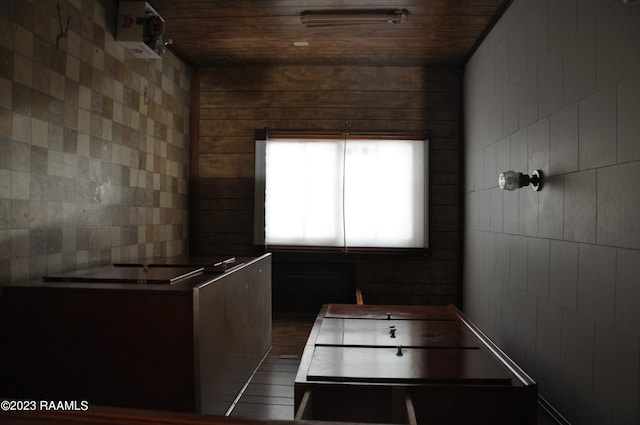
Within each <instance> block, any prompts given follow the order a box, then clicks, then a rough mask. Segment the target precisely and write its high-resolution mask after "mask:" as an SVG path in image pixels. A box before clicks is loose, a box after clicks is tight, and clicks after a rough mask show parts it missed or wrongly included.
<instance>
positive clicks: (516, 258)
mask: <svg viewBox="0 0 640 425" xmlns="http://www.w3.org/2000/svg"><path fill="white" fill-rule="evenodd" d="M510 258H511V272H510V274H509V282H510V283H511V284H512V285H513V286H516V287H518V288H521V289H527V258H528V257H527V238H525V237H524V236H516V235H512V236H511V248H510Z"/></svg>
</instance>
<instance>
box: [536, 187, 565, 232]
mask: <svg viewBox="0 0 640 425" xmlns="http://www.w3.org/2000/svg"><path fill="white" fill-rule="evenodd" d="M538 211H539V213H538V236H540V237H543V238H551V239H562V235H563V226H564V223H563V220H562V216H563V214H564V179H563V177H562V176H552V177H545V178H544V184H543V188H542V190H541V191H540V192H538Z"/></svg>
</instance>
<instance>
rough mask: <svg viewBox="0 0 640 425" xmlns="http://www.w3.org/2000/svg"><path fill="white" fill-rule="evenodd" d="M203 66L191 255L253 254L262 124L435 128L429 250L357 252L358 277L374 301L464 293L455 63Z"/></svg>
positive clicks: (433, 299)
mask: <svg viewBox="0 0 640 425" xmlns="http://www.w3.org/2000/svg"><path fill="white" fill-rule="evenodd" d="M198 73H199V75H197V77H196V78H195V79H194V80H195V81H198V83H197V85H198V86H199V92H198V93H197V97H199V108H198V109H197V111H195V112H196V114H195V115H196V116H197V118H196V120H197V122H198V124H199V125H198V128H197V129H196V130H197V131H194V134H198V137H197V138H195V139H194V140H193V145H192V149H194V155H193V157H194V158H197V160H196V162H195V163H193V172H192V174H193V179H192V184H193V189H192V205H191V208H192V211H193V219H192V223H191V228H192V231H193V233H192V236H193V237H192V254H193V255H218V254H221V255H226V254H235V255H252V254H254V253H255V251H254V247H253V245H252V241H253V234H252V232H253V195H254V194H253V188H254V183H253V179H254V131H255V130H256V129H261V128H265V127H267V128H277V129H325V130H341V129H344V128H345V121H348V128H349V129H350V130H353V131H355V130H418V131H429V133H430V135H431V137H430V147H431V153H430V164H429V166H430V171H431V174H430V183H431V193H430V215H431V216H430V230H431V232H430V246H431V256H430V257H429V258H417V259H406V258H404V259H397V258H390V259H386V258H384V259H380V258H377V259H376V260H375V261H373V260H366V259H358V260H356V261H355V267H356V269H355V276H356V281H357V282H356V284H357V285H358V287H359V288H361V289H362V291H363V292H364V294H365V302H370V303H390V304H397V303H402V304H445V303H449V302H457V301H458V296H459V285H458V283H459V279H460V272H459V264H460V261H461V258H460V256H461V249H460V237H459V235H460V220H459V217H460V208H461V205H460V196H459V193H460V192H459V184H460V182H461V175H460V172H461V169H460V155H461V140H460V127H461V126H460V116H461V114H460V108H461V102H460V90H461V87H460V71H459V70H458V69H456V68H423V67H392V66H383V67H377V66H371V67H359V66H356V67H349V66H343V67H332V66H257V65H256V66H247V67H230V68H207V69H200V70H199V71H198ZM195 89H196V90H197V87H196V88H195ZM382 196H383V194H382ZM275 261H277V256H274V262H275Z"/></svg>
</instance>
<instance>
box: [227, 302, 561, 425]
mask: <svg viewBox="0 0 640 425" xmlns="http://www.w3.org/2000/svg"><path fill="white" fill-rule="evenodd" d="M314 320H315V314H305V313H274V315H273V337H272V338H273V342H272V345H273V348H272V349H271V351H270V352H269V355H268V356H267V358H266V359H265V361H264V362H263V363H262V365H261V366H260V367H259V368H258V371H257V372H256V373H255V375H254V376H253V378H252V380H251V382H250V383H249V385H248V386H247V388H246V389H245V391H244V393H243V394H242V397H240V400H239V401H238V402H237V404H236V405H235V407H234V408H233V410H232V412H231V414H230V416H236V417H245V418H254V419H273V420H293V417H294V406H293V386H294V381H295V376H296V371H297V370H298V365H299V364H300V356H301V355H302V351H303V349H304V345H305V343H306V341H307V338H308V336H309V332H310V331H311V328H312V327H313V323H314ZM537 423H538V424H539V425H555V424H557V423H558V422H556V421H554V420H553V419H552V418H551V417H550V416H549V415H548V414H546V413H545V412H544V410H542V409H541V408H539V409H538V420H537Z"/></svg>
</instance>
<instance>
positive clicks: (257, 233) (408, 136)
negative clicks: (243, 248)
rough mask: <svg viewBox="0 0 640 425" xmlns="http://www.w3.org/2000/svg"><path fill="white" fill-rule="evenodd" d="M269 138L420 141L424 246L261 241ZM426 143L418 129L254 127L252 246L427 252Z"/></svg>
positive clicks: (329, 251) (409, 253) (285, 250)
mask: <svg viewBox="0 0 640 425" xmlns="http://www.w3.org/2000/svg"><path fill="white" fill-rule="evenodd" d="M269 138H272V139H323V140H336V141H342V140H345V139H346V140H347V141H348V140H372V139H373V140H379V141H384V140H390V141H393V140H414V141H418V140H420V141H424V144H425V145H424V161H425V163H424V191H425V192H424V214H425V217H424V247H406V248H395V247H346V249H345V247H343V246H311V245H267V244H265V203H264V200H265V174H266V158H265V157H266V155H265V153H266V142H267V141H268V140H269ZM429 158H430V143H429V134H428V132H422V131H346V132H345V131H331V130H279V129H268V128H265V129H260V130H256V131H255V175H254V183H255V191H254V229H253V241H254V246H256V247H261V248H263V249H264V250H265V251H267V250H268V251H270V252H279V253H288V254H293V255H295V254H303V255H304V254H305V253H314V254H329V255H333V254H338V253H339V254H351V255H356V256H358V255H365V256H366V257H367V258H369V257H371V256H372V255H374V256H375V255H404V256H411V257H413V256H428V255H429V245H430V226H429V224H430V207H431V205H430V201H429V199H430V187H431V186H430V178H429V177H430V167H429Z"/></svg>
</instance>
